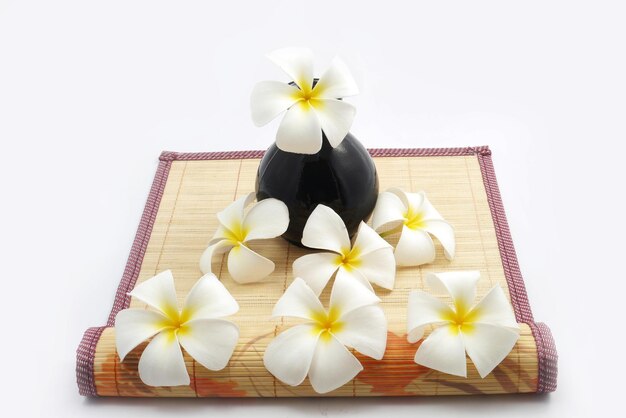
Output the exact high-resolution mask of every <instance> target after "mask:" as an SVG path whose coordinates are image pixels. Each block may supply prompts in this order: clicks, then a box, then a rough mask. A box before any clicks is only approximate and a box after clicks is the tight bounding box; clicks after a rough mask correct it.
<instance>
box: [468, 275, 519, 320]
mask: <svg viewBox="0 0 626 418" xmlns="http://www.w3.org/2000/svg"><path fill="white" fill-rule="evenodd" d="M472 312H475V315H472V318H473V319H474V322H478V323H481V324H490V325H499V326H502V327H508V328H511V329H514V330H518V329H519V325H518V323H517V320H516V319H515V314H514V313H513V309H511V304H510V303H509V301H508V299H507V298H506V295H505V294H504V291H503V290H502V288H501V287H500V285H495V286H494V287H493V288H492V289H491V290H490V291H489V293H487V295H485V297H484V298H483V299H482V300H481V301H480V302H478V304H476V306H475V307H474V308H473V309H472Z"/></svg>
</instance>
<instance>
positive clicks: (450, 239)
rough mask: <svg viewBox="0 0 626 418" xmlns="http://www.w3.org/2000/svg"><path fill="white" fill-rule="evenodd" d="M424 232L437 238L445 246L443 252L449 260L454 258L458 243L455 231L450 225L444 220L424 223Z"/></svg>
mask: <svg viewBox="0 0 626 418" xmlns="http://www.w3.org/2000/svg"><path fill="white" fill-rule="evenodd" d="M424 231H426V232H428V233H430V234H433V235H434V236H435V237H437V239H438V240H439V242H441V245H442V246H443V252H444V254H445V256H446V258H447V259H448V260H452V259H453V258H454V252H455V246H456V241H455V239H454V229H453V228H452V226H451V225H450V224H449V223H447V222H446V221H442V220H428V221H424Z"/></svg>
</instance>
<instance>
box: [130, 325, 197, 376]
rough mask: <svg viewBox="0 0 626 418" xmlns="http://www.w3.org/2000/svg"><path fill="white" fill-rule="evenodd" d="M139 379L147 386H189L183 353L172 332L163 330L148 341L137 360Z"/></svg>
mask: <svg viewBox="0 0 626 418" xmlns="http://www.w3.org/2000/svg"><path fill="white" fill-rule="evenodd" d="M139 377H140V378H141V381H142V382H143V383H145V384H146V385H148V386H181V385H188V384H189V374H188V373H187V368H186V367H185V360H184V359H183V353H182V351H181V349H180V346H179V345H178V339H177V338H176V333H175V332H174V331H173V330H165V331H163V332H161V333H159V334H157V336H156V337H154V338H153V339H152V341H150V344H148V346H147V347H146V349H145V350H144V351H143V353H142V354H141V358H140V359H139Z"/></svg>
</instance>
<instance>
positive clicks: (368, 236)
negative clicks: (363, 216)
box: [352, 221, 393, 256]
mask: <svg viewBox="0 0 626 418" xmlns="http://www.w3.org/2000/svg"><path fill="white" fill-rule="evenodd" d="M352 248H353V249H357V251H358V253H359V256H365V255H367V254H369V253H371V252H372V251H376V250H380V249H381V248H389V249H393V247H392V246H391V245H389V243H388V242H387V241H385V240H384V239H382V238H381V237H380V235H378V234H377V233H376V231H374V230H373V229H372V228H371V227H370V226H369V225H367V224H366V223H365V222H363V221H361V223H360V224H359V230H358V231H357V235H356V238H355V240H354V245H353V246H352ZM392 252H393V250H392Z"/></svg>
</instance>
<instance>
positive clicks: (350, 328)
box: [334, 306, 387, 360]
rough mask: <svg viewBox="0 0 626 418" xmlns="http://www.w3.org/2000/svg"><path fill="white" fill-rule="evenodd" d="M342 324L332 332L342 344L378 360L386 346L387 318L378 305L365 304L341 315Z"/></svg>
mask: <svg viewBox="0 0 626 418" xmlns="http://www.w3.org/2000/svg"><path fill="white" fill-rule="evenodd" d="M341 323H342V326H341V327H340V328H339V330H338V331H335V332H334V335H335V337H337V339H338V340H339V341H341V343H342V344H344V345H346V346H348V347H352V348H354V349H355V350H356V351H358V352H359V353H361V354H365V355H366V356H369V357H371V358H373V359H376V360H380V359H382V358H383V355H384V354H385V348H386V347H387V319H386V318H385V313H384V312H383V310H382V309H381V307H380V306H365V307H362V308H358V309H355V310H353V311H352V312H350V313H348V314H347V315H344V316H342V317H341Z"/></svg>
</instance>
